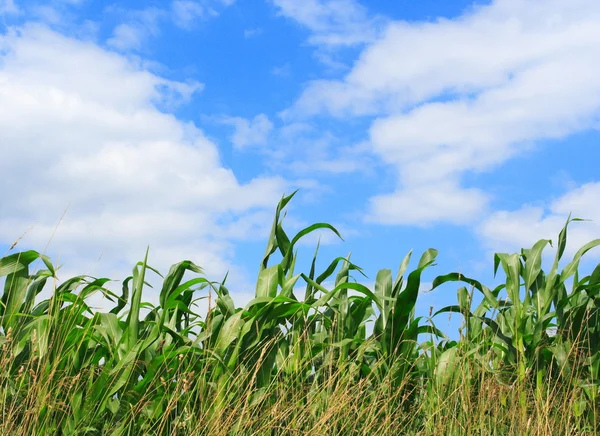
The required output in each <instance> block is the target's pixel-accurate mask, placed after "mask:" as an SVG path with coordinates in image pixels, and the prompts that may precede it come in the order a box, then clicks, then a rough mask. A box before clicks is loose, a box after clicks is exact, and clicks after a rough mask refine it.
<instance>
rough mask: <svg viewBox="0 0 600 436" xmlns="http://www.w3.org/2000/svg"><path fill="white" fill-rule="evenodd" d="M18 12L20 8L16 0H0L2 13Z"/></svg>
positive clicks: (0, 13)
mask: <svg viewBox="0 0 600 436" xmlns="http://www.w3.org/2000/svg"><path fill="white" fill-rule="evenodd" d="M18 12H19V8H18V7H17V5H16V4H15V2H14V0H0V15H6V14H16V13H18Z"/></svg>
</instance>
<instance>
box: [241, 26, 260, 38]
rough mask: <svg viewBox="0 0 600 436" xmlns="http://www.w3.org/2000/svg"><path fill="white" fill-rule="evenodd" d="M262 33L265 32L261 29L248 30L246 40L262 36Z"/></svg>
mask: <svg viewBox="0 0 600 436" xmlns="http://www.w3.org/2000/svg"><path fill="white" fill-rule="evenodd" d="M261 33H263V30H262V29H261V28H259V27H256V28H254V29H246V30H244V38H246V39H248V38H253V37H255V36H258V35H260V34H261Z"/></svg>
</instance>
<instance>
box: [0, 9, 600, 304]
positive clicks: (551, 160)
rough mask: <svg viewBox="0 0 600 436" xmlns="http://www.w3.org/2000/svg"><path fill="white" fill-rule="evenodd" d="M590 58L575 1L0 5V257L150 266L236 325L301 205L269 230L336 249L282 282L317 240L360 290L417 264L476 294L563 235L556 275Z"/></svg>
mask: <svg viewBox="0 0 600 436" xmlns="http://www.w3.org/2000/svg"><path fill="white" fill-rule="evenodd" d="M599 52H600V2H598V1H597V0H570V1H565V0H545V1H543V2H540V1H533V0H531V1H530V0H495V1H468V2H467V1H462V0H454V1H451V2H449V1H446V0H420V1H418V2H415V1H412V0H396V1H393V2H390V1H388V0H370V1H367V0H362V1H358V0H302V1H300V0H172V1H171V0H162V1H137V0H136V1H133V0H132V1H127V2H110V1H95V0H46V1H27V0H0V173H1V174H2V180H3V183H2V188H3V199H2V200H3V201H2V202H0V252H2V253H8V249H9V247H10V245H11V244H12V243H13V242H15V241H16V240H17V239H18V238H19V237H20V236H22V235H23V234H24V235H23V236H22V238H21V239H20V240H19V243H18V245H17V246H16V247H15V248H14V251H16V250H25V249H36V250H38V251H40V252H42V251H44V252H46V253H47V254H48V255H50V256H51V258H52V259H53V260H54V261H55V262H57V263H59V264H61V265H62V268H61V270H60V273H59V278H61V277H62V278H68V277H70V276H73V275H78V274H90V275H93V276H97V277H100V276H101V277H110V278H114V279H117V280H122V279H123V278H125V277H126V276H127V275H128V274H130V272H131V268H132V267H133V266H134V264H135V263H136V262H137V261H139V260H141V259H142V258H143V256H144V253H145V250H146V247H147V246H148V245H149V246H150V257H149V259H150V260H149V263H150V264H151V265H153V266H155V267H157V268H158V269H159V270H161V271H163V272H165V273H166V272H167V270H168V268H169V266H170V265H171V264H173V263H176V262H178V261H181V260H184V259H190V260H192V261H194V262H195V263H197V264H198V265H200V266H202V267H203V268H204V269H205V271H206V274H207V276H208V277H209V278H211V279H213V280H220V279H222V278H223V277H224V275H225V274H226V273H227V272H229V276H228V283H229V286H230V290H231V292H232V294H233V295H234V299H235V300H236V302H237V303H238V305H240V306H241V305H243V304H245V303H246V302H247V301H249V300H250V299H251V298H252V296H253V292H254V280H255V277H256V274H257V271H258V266H259V263H260V260H261V258H262V255H263V253H264V247H265V244H266V238H267V237H268V233H269V230H270V226H271V223H272V218H273V213H274V210H275V207H276V204H277V202H278V201H279V199H280V198H281V197H282V195H284V194H289V193H291V192H293V191H294V190H296V189H299V192H298V194H297V195H296V197H295V198H294V199H293V201H292V203H291V204H290V207H289V208H288V209H289V211H288V215H287V216H286V218H285V221H284V224H285V226H286V229H287V230H288V232H289V233H291V234H294V233H295V232H297V231H299V230H300V229H302V228H303V227H305V226H307V225H309V224H311V223H313V222H329V223H331V224H333V225H334V226H336V227H337V228H338V229H339V230H340V232H341V234H342V236H343V238H344V241H340V240H339V239H337V237H334V236H333V235H332V234H330V233H323V234H320V235H314V236H312V237H309V238H307V239H306V240H305V241H304V242H303V243H302V245H301V249H300V259H299V261H298V267H299V268H300V269H301V270H305V271H306V270H307V269H308V264H309V262H310V261H311V258H312V254H313V252H314V249H315V246H316V243H317V239H318V237H319V236H320V238H321V248H320V252H319V259H320V260H319V266H320V269H321V270H323V269H325V267H326V266H327V265H328V264H329V262H330V261H331V260H332V259H333V258H335V257H337V256H346V255H347V254H348V253H352V260H353V262H354V263H356V264H358V265H359V266H361V267H363V268H364V271H365V273H366V275H367V276H368V278H366V279H360V277H357V279H359V281H362V282H363V283H367V284H369V285H371V286H372V283H373V282H374V280H375V276H376V273H377V271H378V270H379V269H382V268H390V269H392V271H393V273H394V274H395V272H396V269H397V268H398V266H399V264H400V262H401V260H402V258H403V257H404V255H405V254H406V253H407V252H408V251H409V250H411V249H412V250H414V253H415V254H414V256H415V257H416V259H415V260H414V263H416V261H417V259H418V257H419V256H420V254H421V253H422V252H423V251H424V250H426V249H427V248H430V247H432V248H436V249H438V250H439V252H440V254H439V258H438V262H437V265H436V266H435V267H433V268H432V269H431V270H430V271H428V272H427V273H426V275H425V277H424V280H425V282H426V283H430V282H431V280H432V279H433V277H435V276H436V275H438V274H445V273H448V272H453V271H460V272H462V273H463V274H465V275H470V276H474V277H476V278H480V279H481V280H482V281H484V283H487V284H488V285H490V286H491V285H492V284H493V283H494V280H495V279H494V277H493V253H494V252H498V251H500V252H514V251H518V250H519V249H520V248H521V247H527V246H531V245H533V244H534V243H535V242H536V241H537V240H539V239H542V238H546V239H552V240H556V236H557V234H558V232H559V230H560V228H561V227H562V226H563V225H564V222H565V221H566V219H567V217H568V216H569V214H573V216H576V217H580V218H586V219H588V220H590V221H588V222H582V223H575V224H573V225H572V227H571V231H570V244H569V247H568V250H567V255H568V256H572V255H573V253H574V252H575V251H576V250H577V248H579V246H581V245H583V244H584V243H585V242H587V241H589V240H592V239H594V238H598V237H600V202H599V201H598V199H600V178H599V176H598V174H599V173H598V162H599V161H600V148H599V145H598V144H599V140H600V135H599V132H598V128H599V127H600V122H599V121H600V74H599V73H598V72H599V71H600V57H598V53H599ZM599 257H600V253H599V252H598V251H596V252H592V253H590V257H589V261H588V262H591V263H590V264H591V265H593V264H594V262H596V263H597V261H598V259H599ZM414 263H413V266H414ZM117 287H118V286H117ZM426 288H427V286H426V285H425V286H424V292H423V294H422V295H421V299H420V302H419V305H418V311H420V312H421V313H422V314H425V312H427V311H428V308H429V306H434V307H436V308H438V307H442V306H444V305H447V304H452V303H453V302H454V301H455V298H456V297H455V288H452V287H450V288H445V289H437V290H434V291H433V292H426V291H427V289H426ZM145 298H146V299H148V300H150V301H152V300H155V298H156V292H155V291H153V290H150V291H148V292H147V294H146V297H145ZM98 304H101V303H98Z"/></svg>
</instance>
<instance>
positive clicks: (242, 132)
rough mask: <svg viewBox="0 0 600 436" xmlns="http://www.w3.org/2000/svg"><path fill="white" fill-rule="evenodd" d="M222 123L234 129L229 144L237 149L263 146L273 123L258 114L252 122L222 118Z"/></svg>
mask: <svg viewBox="0 0 600 436" xmlns="http://www.w3.org/2000/svg"><path fill="white" fill-rule="evenodd" d="M222 122H223V123H225V124H229V125H232V126H233V127H234V128H235V132H234V133H233V135H232V136H231V142H232V143H233V145H234V146H235V147H237V148H246V147H251V146H260V145H265V144H266V143H267V140H268V139H269V135H270V133H271V131H272V130H273V123H272V122H271V121H270V120H269V117H267V116H266V115H265V114H259V115H257V116H255V117H254V118H253V119H252V120H247V119H245V118H241V117H224V118H223V119H222Z"/></svg>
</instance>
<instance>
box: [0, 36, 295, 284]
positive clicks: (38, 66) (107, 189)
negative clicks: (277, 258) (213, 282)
mask: <svg viewBox="0 0 600 436" xmlns="http://www.w3.org/2000/svg"><path fill="white" fill-rule="evenodd" d="M192 88H194V87H193V86H192V87H191V88H190V85H187V84H183V83H179V82H172V81H169V80H165V79H163V78H161V77H159V76H157V75H155V74H152V73H150V72H148V71H146V70H144V69H143V68H142V67H141V66H140V65H139V64H135V63H133V61H131V60H130V59H128V58H125V57H123V56H120V55H118V54H115V53H111V52H107V51H105V50H103V49H101V48H100V47H98V46H96V45H94V44H92V43H90V42H82V41H79V40H76V39H71V38H68V37H65V36H61V35H60V34H57V33H55V32H53V31H50V30H48V29H47V28H45V27H41V26H34V25H30V26H26V27H24V28H23V29H21V30H15V29H12V30H10V31H9V32H8V33H7V34H5V35H1V36H0V172H1V173H2V175H3V181H4V182H3V189H4V197H3V201H2V204H0V241H2V242H3V243H6V244H10V243H12V242H13V241H14V240H15V239H16V238H17V237H18V236H19V235H20V234H21V233H22V232H23V231H24V230H25V229H27V228H28V227H29V226H30V225H31V224H35V226H34V228H33V230H31V231H30V232H28V233H27V235H26V236H25V237H24V239H23V241H21V242H20V246H19V247H33V248H35V249H39V250H42V249H43V248H44V246H45V244H46V242H48V240H49V239H50V237H51V235H52V233H53V230H54V228H55V226H56V224H57V222H58V221H59V217H60V216H61V214H62V212H63V211H64V210H65V208H67V206H69V205H70V206H69V209H68V211H67V213H66V215H65V218H64V220H63V221H62V222H61V223H60V225H59V227H58V231H57V233H56V235H55V237H54V239H53V241H52V244H51V249H50V252H49V254H51V255H53V256H56V255H57V254H60V256H61V260H62V262H63V263H65V264H66V265H67V266H68V268H69V269H70V270H75V271H77V272H78V273H92V272H93V273H100V274H103V275H108V276H109V277H111V275H109V274H110V273H111V271H114V272H118V273H119V274H120V273H122V272H125V273H129V271H130V269H131V267H132V266H133V264H134V263H135V262H136V261H138V260H140V259H141V258H142V256H143V254H144V252H145V249H146V245H147V244H149V245H150V246H151V264H152V265H153V266H157V267H159V268H160V269H161V270H162V271H165V269H166V268H167V267H168V266H169V265H170V264H172V263H175V262H177V261H180V260H183V259H184V258H189V259H191V260H193V261H195V262H197V263H198V264H200V265H201V266H203V267H205V269H206V271H207V273H208V275H209V277H210V278H212V279H220V278H222V276H223V275H224V273H225V272H226V270H228V269H232V270H233V271H232V278H234V280H235V277H236V276H237V277H240V275H239V274H237V273H238V272H239V270H236V269H235V266H232V265H231V262H232V256H233V251H232V242H233V241H235V240H236V239H237V238H239V237H240V235H239V234H231V235H230V234H228V233H227V228H228V226H235V223H236V222H238V221H240V222H241V221H243V217H244V216H245V215H246V214H247V213H252V214H253V213H260V212H261V211H262V212H264V211H268V212H272V209H273V208H274V207H275V205H276V203H277V201H278V200H279V199H280V197H281V195H282V194H283V192H284V191H289V189H287V188H288V186H287V182H285V181H284V180H282V179H281V178H277V177H274V178H263V177H258V178H255V179H253V180H252V181H250V182H248V183H247V184H240V183H239V182H238V181H237V179H236V177H235V175H234V174H233V173H232V172H231V171H230V170H228V169H225V168H223V167H222V165H221V163H220V159H219V154H218V150H217V148H216V146H215V145H214V144H213V143H211V142H210V141H209V140H208V139H207V138H206V137H205V136H204V135H203V133H202V132H201V131H200V130H199V129H198V128H197V127H196V126H195V125H194V124H192V123H187V122H183V121H180V120H178V119H177V118H176V117H175V116H173V115H170V114H168V113H165V112H163V111H161V110H159V109H158V108H157V104H160V105H162V104H163V103H164V101H165V99H171V98H172V97H173V94H178V93H183V94H186V93H187V94H188V95H187V97H189V93H191V92H193V89H192ZM185 97H186V95H184V96H182V97H181V98H185ZM223 216H226V217H227V224H226V225H225V224H221V222H222V217H223ZM255 222H256V223H257V225H259V224H260V223H259V222H257V221H255ZM100 256H102V258H101V260H100V261H99V262H97V261H96V259H98V257H100ZM92 265H95V266H94V268H96V266H97V267H98V268H99V270H95V271H88V270H86V269H84V268H88V267H89V268H91V267H92ZM79 267H81V268H82V269H79ZM234 272H235V274H234ZM114 278H118V277H114Z"/></svg>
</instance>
